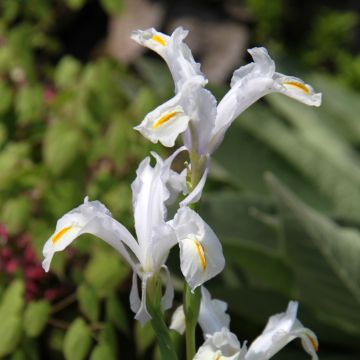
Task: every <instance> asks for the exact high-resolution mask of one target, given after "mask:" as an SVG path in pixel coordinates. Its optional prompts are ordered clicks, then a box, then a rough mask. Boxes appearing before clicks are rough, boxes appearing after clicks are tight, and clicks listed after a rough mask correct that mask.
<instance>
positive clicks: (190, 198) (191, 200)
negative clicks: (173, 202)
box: [180, 155, 211, 206]
mask: <svg viewBox="0 0 360 360" xmlns="http://www.w3.org/2000/svg"><path fill="white" fill-rule="evenodd" d="M210 165H211V157H210V156H209V155H206V157H205V163H204V170H203V174H202V176H201V178H200V181H199V182H198V184H197V185H196V186H195V188H194V189H193V190H192V191H191V192H190V193H189V194H188V195H187V196H186V198H185V199H184V200H183V201H181V203H180V206H188V205H190V204H195V203H196V202H198V201H199V200H200V198H201V195H202V192H203V190H204V186H205V183H206V179H207V176H208V173H209V170H210Z"/></svg>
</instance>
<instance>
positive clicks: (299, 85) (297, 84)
mask: <svg viewBox="0 0 360 360" xmlns="http://www.w3.org/2000/svg"><path fill="white" fill-rule="evenodd" d="M283 84H284V85H290V86H294V87H296V88H298V89H299V90H301V91H302V92H304V93H305V94H306V95H310V90H309V89H308V87H307V86H306V85H305V84H302V83H300V82H297V81H284V82H283Z"/></svg>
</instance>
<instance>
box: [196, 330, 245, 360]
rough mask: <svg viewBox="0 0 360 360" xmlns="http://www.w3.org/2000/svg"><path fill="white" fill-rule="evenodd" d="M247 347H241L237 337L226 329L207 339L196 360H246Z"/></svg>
mask: <svg viewBox="0 0 360 360" xmlns="http://www.w3.org/2000/svg"><path fill="white" fill-rule="evenodd" d="M245 353H246V346H245V345H244V346H243V347H242V348H241V347H240V343H239V340H238V339H237V337H236V335H234V334H233V333H231V332H230V330H229V329H228V328H226V327H224V328H222V329H221V331H218V332H216V333H214V334H213V335H211V336H208V337H207V340H206V341H205V342H204V344H203V345H202V346H201V347H200V348H199V350H198V352H197V353H196V355H195V357H194V360H220V359H221V360H244V359H245Z"/></svg>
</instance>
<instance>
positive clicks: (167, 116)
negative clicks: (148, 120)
mask: <svg viewBox="0 0 360 360" xmlns="http://www.w3.org/2000/svg"><path fill="white" fill-rule="evenodd" d="M176 114H177V111H171V112H169V113H167V114H165V115H163V116H162V117H161V118H159V119H157V120H156V121H155V122H154V124H153V126H152V127H153V129H156V128H158V127H159V126H160V125H162V124H164V123H166V122H167V121H169V120H170V119H171V118H172V117H174V116H175V115H176Z"/></svg>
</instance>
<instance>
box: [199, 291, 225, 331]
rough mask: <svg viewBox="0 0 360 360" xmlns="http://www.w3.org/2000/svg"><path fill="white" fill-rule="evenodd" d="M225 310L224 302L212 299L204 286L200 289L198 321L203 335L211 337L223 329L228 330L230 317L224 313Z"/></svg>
mask: <svg viewBox="0 0 360 360" xmlns="http://www.w3.org/2000/svg"><path fill="white" fill-rule="evenodd" d="M226 310H227V304H226V302H224V301H221V300H217V299H212V298H211V296H210V293H209V291H208V290H207V289H206V288H205V287H204V286H202V287H201V303H200V312H199V320H198V321H199V324H200V326H201V329H202V331H203V333H204V335H212V334H214V333H216V332H218V331H221V329H222V328H223V327H226V328H229V325H230V316H229V315H228V314H227V313H226Z"/></svg>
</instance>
